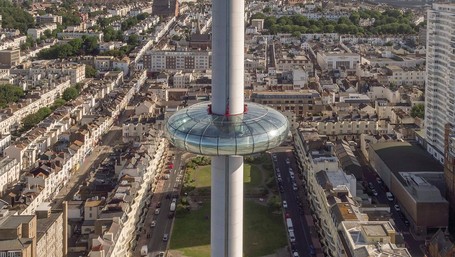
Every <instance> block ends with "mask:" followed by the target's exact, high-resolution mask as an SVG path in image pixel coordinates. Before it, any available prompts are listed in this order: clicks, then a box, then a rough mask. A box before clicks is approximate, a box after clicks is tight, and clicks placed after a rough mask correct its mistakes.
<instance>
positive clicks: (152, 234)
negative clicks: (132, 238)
mask: <svg viewBox="0 0 455 257" xmlns="http://www.w3.org/2000/svg"><path fill="white" fill-rule="evenodd" d="M168 156H169V163H172V164H173V169H170V168H169V165H166V166H165V168H164V171H162V172H161V174H160V180H159V181H158V184H157V186H156V189H155V192H153V196H152V201H151V204H150V206H149V209H148V212H147V215H146V218H145V222H144V226H143V227H144V230H143V232H142V233H141V234H140V237H139V239H138V243H137V247H136V249H135V251H134V253H135V254H134V256H140V250H141V247H142V246H143V245H147V247H148V252H149V255H148V256H153V257H155V256H156V255H158V254H159V253H160V252H166V251H167V249H168V243H169V242H170V240H171V237H172V235H171V231H172V225H173V221H174V216H172V217H171V218H170V216H169V214H170V213H171V212H170V204H171V202H172V198H173V197H178V196H179V193H180V187H181V184H182V180H183V169H181V165H182V164H183V163H184V160H182V156H183V154H182V152H181V151H172V150H170V151H169V154H168ZM169 170H171V171H170V173H169V179H166V180H165V179H162V176H163V175H165V174H166V171H169ZM158 203H160V207H159V209H160V211H159V214H155V210H156V209H157V205H158ZM153 221H155V223H156V225H155V227H151V223H152V222H153ZM164 234H167V235H168V239H167V241H164V240H163V236H164Z"/></svg>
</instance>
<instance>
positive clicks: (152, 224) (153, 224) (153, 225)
mask: <svg viewBox="0 0 455 257" xmlns="http://www.w3.org/2000/svg"><path fill="white" fill-rule="evenodd" d="M155 226H156V220H154V221H152V223H150V227H151V228H154V227H155Z"/></svg>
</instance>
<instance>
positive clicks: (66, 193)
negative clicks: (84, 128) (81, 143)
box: [53, 117, 125, 209]
mask: <svg viewBox="0 0 455 257" xmlns="http://www.w3.org/2000/svg"><path fill="white" fill-rule="evenodd" d="M124 118H125V117H121V119H124ZM121 138H122V128H121V127H117V126H112V127H111V128H110V129H109V131H108V133H106V134H105V135H104V136H103V137H102V140H101V142H102V143H101V144H99V145H97V146H95V147H93V151H92V153H91V154H89V156H88V157H87V158H86V159H85V161H84V162H83V163H82V164H81V166H80V167H79V169H78V170H77V171H75V172H74V173H73V174H72V176H71V178H70V179H69V180H68V182H67V183H66V185H65V186H64V187H63V188H62V189H61V190H60V192H59V193H58V194H57V196H56V197H55V199H54V201H55V204H54V206H53V208H54V209H60V208H61V204H62V202H63V201H70V200H73V199H72V197H73V196H74V195H75V194H76V193H77V192H78V191H79V185H82V183H83V182H84V181H86V180H87V178H88V175H89V174H90V171H92V170H94V169H96V167H98V166H99V165H100V164H101V163H102V162H103V161H104V160H105V159H106V157H107V156H108V155H109V153H110V152H111V151H112V147H113V146H115V145H117V144H119V143H121V141H120V140H121Z"/></svg>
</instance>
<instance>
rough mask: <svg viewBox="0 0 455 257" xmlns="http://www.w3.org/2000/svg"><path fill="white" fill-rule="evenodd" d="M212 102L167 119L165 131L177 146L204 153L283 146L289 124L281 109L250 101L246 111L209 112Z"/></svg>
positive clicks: (238, 152) (249, 151)
mask: <svg viewBox="0 0 455 257" xmlns="http://www.w3.org/2000/svg"><path fill="white" fill-rule="evenodd" d="M209 104H210V102H203V103H198V104H195V105H192V106H190V107H188V108H185V109H182V110H180V111H178V112H176V113H175V114H174V115H172V116H171V117H170V118H169V120H168V121H167V123H166V128H165V134H166V137H167V138H168V139H169V141H170V142H171V143H172V144H173V145H174V146H176V147H178V148H180V149H183V150H186V151H188V152H192V153H196V154H202V155H247V154H253V153H258V152H263V151H266V150H269V149H272V148H274V147H277V146H279V145H280V144H281V143H282V142H283V141H284V140H285V139H286V137H287V135H288V132H289V124H288V120H287V119H286V117H284V116H283V115H282V114H281V113H279V112H278V111H276V110H274V109H272V108H270V107H267V106H263V105H258V104H255V103H248V111H247V112H246V113H244V114H242V115H235V116H222V115H215V114H208V108H209Z"/></svg>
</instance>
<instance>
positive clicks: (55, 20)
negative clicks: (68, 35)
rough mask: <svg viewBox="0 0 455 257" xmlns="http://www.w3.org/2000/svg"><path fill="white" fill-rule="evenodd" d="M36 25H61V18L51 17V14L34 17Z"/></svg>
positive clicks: (57, 16)
mask: <svg viewBox="0 0 455 257" xmlns="http://www.w3.org/2000/svg"><path fill="white" fill-rule="evenodd" d="M35 20H36V23H37V24H45V23H58V24H62V16H59V15H52V14H45V15H39V16H36V17H35Z"/></svg>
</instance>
